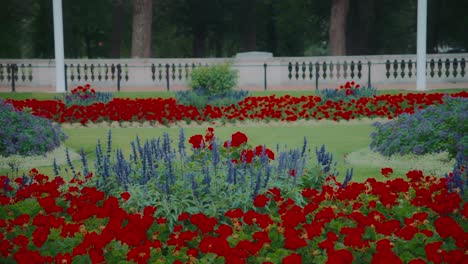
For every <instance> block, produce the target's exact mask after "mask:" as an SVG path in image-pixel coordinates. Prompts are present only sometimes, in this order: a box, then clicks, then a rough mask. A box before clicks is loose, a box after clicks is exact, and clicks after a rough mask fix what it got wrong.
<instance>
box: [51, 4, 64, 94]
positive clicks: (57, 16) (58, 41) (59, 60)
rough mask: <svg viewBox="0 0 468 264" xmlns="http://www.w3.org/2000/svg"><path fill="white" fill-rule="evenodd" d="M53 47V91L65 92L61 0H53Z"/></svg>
mask: <svg viewBox="0 0 468 264" xmlns="http://www.w3.org/2000/svg"><path fill="white" fill-rule="evenodd" d="M53 13H54V48H55V91H56V92H58V93H63V92H65V63H64V60H65V59H64V52H63V19H62V0H53Z"/></svg>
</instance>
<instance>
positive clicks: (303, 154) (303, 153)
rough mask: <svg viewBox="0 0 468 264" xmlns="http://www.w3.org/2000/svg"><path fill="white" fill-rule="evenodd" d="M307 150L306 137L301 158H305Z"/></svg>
mask: <svg viewBox="0 0 468 264" xmlns="http://www.w3.org/2000/svg"><path fill="white" fill-rule="evenodd" d="M306 150H307V138H306V137H304V143H303V144H302V151H301V158H302V157H304V156H305V153H306Z"/></svg>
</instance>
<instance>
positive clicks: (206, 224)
mask: <svg viewBox="0 0 468 264" xmlns="http://www.w3.org/2000/svg"><path fill="white" fill-rule="evenodd" d="M190 222H191V223H192V224H193V225H195V226H197V227H198V229H200V231H201V232H202V233H203V234H206V233H209V232H212V231H213V229H214V226H215V225H216V224H217V223H218V220H216V218H214V217H208V216H206V215H204V214H202V213H197V214H194V215H192V217H190Z"/></svg>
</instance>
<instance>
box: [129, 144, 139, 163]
mask: <svg viewBox="0 0 468 264" xmlns="http://www.w3.org/2000/svg"><path fill="white" fill-rule="evenodd" d="M130 145H131V146H132V152H133V156H132V158H133V163H135V164H136V163H137V162H138V154H137V151H136V147H135V142H134V141H132V142H130Z"/></svg>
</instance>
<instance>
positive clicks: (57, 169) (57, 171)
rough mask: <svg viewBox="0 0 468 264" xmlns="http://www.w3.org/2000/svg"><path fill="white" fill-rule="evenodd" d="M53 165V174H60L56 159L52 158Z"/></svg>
mask: <svg viewBox="0 0 468 264" xmlns="http://www.w3.org/2000/svg"><path fill="white" fill-rule="evenodd" d="M53 167H54V174H55V176H57V175H60V167H59V166H58V164H57V160H56V159H55V158H54V162H53Z"/></svg>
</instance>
